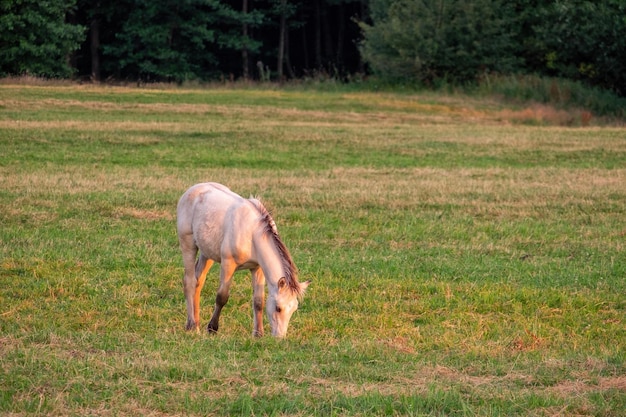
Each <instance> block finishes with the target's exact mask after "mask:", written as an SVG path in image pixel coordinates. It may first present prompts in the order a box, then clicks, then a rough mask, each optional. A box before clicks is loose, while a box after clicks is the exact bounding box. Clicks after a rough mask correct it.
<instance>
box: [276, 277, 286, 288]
mask: <svg viewBox="0 0 626 417" xmlns="http://www.w3.org/2000/svg"><path fill="white" fill-rule="evenodd" d="M286 286H287V280H286V279H285V277H282V278H281V279H279V280H278V290H282V289H283V288H285V287H286Z"/></svg>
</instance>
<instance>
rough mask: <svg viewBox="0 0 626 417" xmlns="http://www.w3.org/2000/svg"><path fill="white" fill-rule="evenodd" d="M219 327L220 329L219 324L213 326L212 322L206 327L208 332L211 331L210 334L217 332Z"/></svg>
mask: <svg viewBox="0 0 626 417" xmlns="http://www.w3.org/2000/svg"><path fill="white" fill-rule="evenodd" d="M217 329H218V326H211V324H210V323H209V325H208V326H207V328H206V330H207V332H209V334H215V333H217Z"/></svg>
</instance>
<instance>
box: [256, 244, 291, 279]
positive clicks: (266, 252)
mask: <svg viewBox="0 0 626 417" xmlns="http://www.w3.org/2000/svg"><path fill="white" fill-rule="evenodd" d="M253 243H254V249H255V251H256V255H257V256H256V257H257V262H258V263H259V265H260V266H261V269H263V274H264V275H265V279H266V281H267V283H268V285H276V284H277V283H278V280H279V279H280V278H281V277H283V276H285V271H284V270H283V262H282V259H281V258H280V256H279V254H278V250H277V249H276V248H275V246H274V242H272V241H271V239H269V238H268V237H267V236H263V235H257V236H256V237H255V238H254V240H253Z"/></svg>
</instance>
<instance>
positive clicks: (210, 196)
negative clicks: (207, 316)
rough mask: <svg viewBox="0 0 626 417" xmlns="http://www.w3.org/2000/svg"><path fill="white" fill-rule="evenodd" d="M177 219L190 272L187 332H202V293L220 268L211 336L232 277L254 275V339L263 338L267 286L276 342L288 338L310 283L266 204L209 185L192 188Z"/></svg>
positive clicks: (180, 205) (180, 203) (186, 286)
mask: <svg viewBox="0 0 626 417" xmlns="http://www.w3.org/2000/svg"><path fill="white" fill-rule="evenodd" d="M176 215H177V222H176V223H177V229H178V240H179V242H180V250H181V252H182V255H183V263H184V266H185V278H184V282H183V284H184V291H185V299H186V301H187V330H196V331H198V330H199V328H200V292H201V290H202V286H203V285H204V281H205V279H206V275H207V272H208V271H209V269H210V268H211V266H212V265H213V263H214V262H218V263H219V264H220V266H221V269H220V285H219V289H218V290H217V296H216V297H215V310H214V311H213V316H212V317H211V321H210V322H209V325H208V331H209V332H212V333H214V332H217V329H218V327H219V318H220V313H221V311H222V308H223V307H224V305H225V304H226V302H227V301H228V296H229V289H230V284H231V279H232V277H233V274H234V273H235V271H238V270H243V269H249V270H250V271H251V272H252V288H253V299H252V306H253V307H252V308H253V315H252V317H253V322H254V329H253V334H254V335H255V336H263V307H264V304H265V282H267V287H268V297H267V306H266V311H267V317H268V319H269V322H270V327H271V329H272V336H276V337H281V338H282V337H285V335H286V334H287V326H288V325H289V319H290V318H291V315H292V314H293V313H294V311H296V309H297V308H298V299H299V298H301V297H302V295H303V294H304V290H305V289H306V288H307V287H308V286H309V283H310V282H309V281H307V282H302V283H300V282H298V277H297V269H296V266H295V265H294V263H293V261H292V259H291V255H290V254H289V251H288V250H287V248H286V247H285V245H284V244H283V242H282V240H281V239H280V237H279V236H278V231H277V230H276V224H275V223H274V220H273V219H272V216H270V214H269V212H268V211H267V209H266V208H265V207H264V206H263V204H261V202H260V201H259V200H257V199H254V198H250V199H245V198H243V197H241V196H239V195H237V194H235V193H233V192H232V191H231V190H230V189H228V188H227V187H225V186H223V185H221V184H217V183H211V182H209V183H203V184H196V185H194V186H192V187H191V188H189V189H188V190H187V191H186V192H185V193H184V194H183V196H182V197H181V198H180V200H179V201H178V207H177V210H176ZM198 252H200V255H199V256H198V259H197V260H196V255H197V254H198Z"/></svg>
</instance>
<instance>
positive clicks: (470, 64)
mask: <svg viewBox="0 0 626 417" xmlns="http://www.w3.org/2000/svg"><path fill="white" fill-rule="evenodd" d="M508 4H509V3H508V2H506V1H501V0H469V1H463V0H421V1H413V0H372V1H371V2H370V7H371V19H372V24H366V23H361V28H362V29H363V31H364V36H365V39H364V41H363V42H362V44H361V52H362V54H363V57H364V59H365V60H366V61H367V62H368V63H369V65H370V67H371V69H372V71H374V73H376V74H378V75H381V76H384V77H386V78H391V79H396V80H404V81H411V80H413V81H419V82H423V83H431V82H433V81H434V80H437V79H447V80H449V81H452V82H467V81H472V80H475V79H476V78H477V77H478V76H480V75H481V74H482V73H484V72H487V71H496V72H510V71H512V70H514V69H515V68H516V66H517V64H518V59H517V57H516V44H515V42H514V38H513V36H512V33H511V30H510V29H511V27H510V25H511V22H512V20H511V16H512V8H511V7H510V6H509V5H508Z"/></svg>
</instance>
